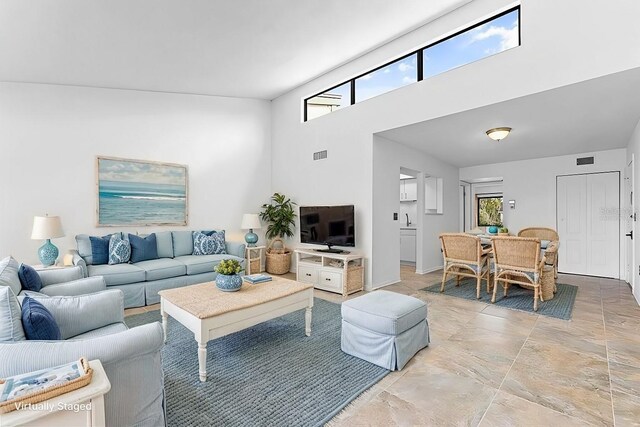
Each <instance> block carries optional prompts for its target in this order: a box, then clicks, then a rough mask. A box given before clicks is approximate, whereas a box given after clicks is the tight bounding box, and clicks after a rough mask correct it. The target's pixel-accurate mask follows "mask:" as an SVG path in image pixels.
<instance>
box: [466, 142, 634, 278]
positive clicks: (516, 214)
mask: <svg viewBox="0 0 640 427" xmlns="http://www.w3.org/2000/svg"><path fill="white" fill-rule="evenodd" d="M506 143H508V142H505V144H506ZM587 156H594V157H595V164H593V165H584V166H577V165H576V158H578V157H587ZM625 165H626V150H625V149H624V148H621V149H617V150H607V151H598V152H595V153H582V154H575V155H570V156H558V157H547V158H542V159H533V160H522V161H517V162H508V163H496V164H492V165H482V166H473V167H468V168H461V169H460V179H461V180H464V181H470V180H474V179H479V178H485V177H492V176H496V175H500V176H502V179H503V182H502V194H503V200H504V203H505V209H504V223H505V226H506V227H508V228H509V231H510V232H511V233H512V234H516V233H517V232H518V231H519V230H521V229H523V228H526V227H534V226H540V227H550V228H553V229H557V225H556V177H557V176H558V175H570V174H581V173H593V172H609V171H619V172H620V174H621V175H620V176H621V177H622V176H623V173H624V167H625ZM623 191H624V186H623V184H622V182H621V183H620V192H621V200H623V198H622V197H623ZM509 200H515V201H516V208H515V209H509V206H508V201H509ZM621 235H622V236H621V239H620V242H621V249H620V271H621V273H623V274H624V233H622V228H621ZM623 277H624V276H623Z"/></svg>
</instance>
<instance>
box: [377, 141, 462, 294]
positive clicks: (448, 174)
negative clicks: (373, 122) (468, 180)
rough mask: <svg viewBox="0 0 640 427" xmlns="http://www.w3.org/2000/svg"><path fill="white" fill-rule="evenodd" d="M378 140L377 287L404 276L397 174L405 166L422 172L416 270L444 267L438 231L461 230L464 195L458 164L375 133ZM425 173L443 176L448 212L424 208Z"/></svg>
mask: <svg viewBox="0 0 640 427" xmlns="http://www.w3.org/2000/svg"><path fill="white" fill-rule="evenodd" d="M373 138H374V141H373V216H372V219H373V253H372V259H373V260H375V262H374V263H373V265H372V269H373V271H372V274H373V276H372V277H373V281H372V286H371V287H372V288H376V287H380V286H385V285H388V284H391V283H395V282H398V281H400V263H399V260H400V226H401V225H402V224H404V219H403V218H402V217H400V218H399V220H398V221H394V220H393V213H394V212H398V210H399V209H400V208H401V205H403V203H400V201H399V200H398V188H397V187H398V186H397V175H398V171H399V170H400V167H401V166H402V167H406V168H409V169H411V170H414V171H418V172H419V175H418V176H419V178H418V202H417V204H416V205H417V207H416V208H417V226H418V230H417V232H416V246H417V254H420V253H422V257H421V258H417V259H416V270H417V271H418V272H421V273H425V272H428V271H434V270H437V269H439V268H441V267H442V254H441V252H440V241H439V240H438V235H439V234H440V233H443V232H446V231H449V232H456V231H458V226H459V224H458V222H459V213H460V199H459V195H458V187H459V179H458V168H456V167H454V166H451V165H448V164H446V163H444V162H441V161H439V160H437V159H434V158H433V157H431V156H428V155H427V154H425V153H423V152H421V151H418V150H415V149H413V148H410V147H407V146H405V145H402V144H399V143H397V142H394V141H390V140H388V139H386V138H383V137H380V136H377V135H374V137H373ZM424 176H437V177H440V178H442V179H443V187H444V190H443V214H442V215H426V214H425V213H424Z"/></svg>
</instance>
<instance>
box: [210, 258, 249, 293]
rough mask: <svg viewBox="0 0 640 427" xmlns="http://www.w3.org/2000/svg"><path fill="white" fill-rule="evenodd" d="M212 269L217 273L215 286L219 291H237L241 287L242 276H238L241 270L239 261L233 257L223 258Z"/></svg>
mask: <svg viewBox="0 0 640 427" xmlns="http://www.w3.org/2000/svg"><path fill="white" fill-rule="evenodd" d="M214 270H215V271H216V273H218V275H217V276H216V286H217V287H218V289H220V290H221V291H225V292H235V291H239V290H240V288H241V287H242V277H240V276H239V274H238V273H240V272H241V271H242V270H244V269H243V268H242V266H241V265H240V262H238V261H237V260H235V259H223V260H222V261H220V263H219V264H218V265H216V266H215V268H214Z"/></svg>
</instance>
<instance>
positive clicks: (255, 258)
mask: <svg viewBox="0 0 640 427" xmlns="http://www.w3.org/2000/svg"><path fill="white" fill-rule="evenodd" d="M265 249H266V246H247V249H246V256H245V258H246V259H247V266H246V273H247V275H249V274H255V273H261V272H262V255H263V252H264V250H265ZM256 252H257V254H256Z"/></svg>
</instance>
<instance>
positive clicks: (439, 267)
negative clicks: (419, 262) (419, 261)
mask: <svg viewBox="0 0 640 427" xmlns="http://www.w3.org/2000/svg"><path fill="white" fill-rule="evenodd" d="M443 268H444V266H442V265H439V266H436V267H431V268H427V269H426V270H420V271H416V274H427V273H433V272H434V271H438V270H442V269H443Z"/></svg>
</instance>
